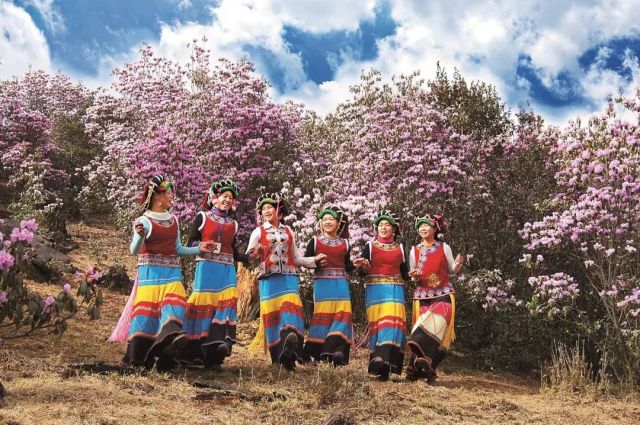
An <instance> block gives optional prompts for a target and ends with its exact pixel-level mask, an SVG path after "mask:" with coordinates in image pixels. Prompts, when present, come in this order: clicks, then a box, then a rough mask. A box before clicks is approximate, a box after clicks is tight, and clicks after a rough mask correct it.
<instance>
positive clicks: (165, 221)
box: [143, 213, 175, 227]
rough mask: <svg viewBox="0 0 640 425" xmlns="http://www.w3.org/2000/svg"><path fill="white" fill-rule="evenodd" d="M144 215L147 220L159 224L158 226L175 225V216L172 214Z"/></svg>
mask: <svg viewBox="0 0 640 425" xmlns="http://www.w3.org/2000/svg"><path fill="white" fill-rule="evenodd" d="M143 217H145V218H146V219H147V220H149V221H151V222H153V223H155V224H157V225H158V226H163V227H171V226H172V225H173V222H174V220H175V219H174V217H173V216H172V215H170V214H169V218H166V219H165V218H162V219H161V218H156V217H152V216H150V215H147V213H145V214H144V215H143Z"/></svg>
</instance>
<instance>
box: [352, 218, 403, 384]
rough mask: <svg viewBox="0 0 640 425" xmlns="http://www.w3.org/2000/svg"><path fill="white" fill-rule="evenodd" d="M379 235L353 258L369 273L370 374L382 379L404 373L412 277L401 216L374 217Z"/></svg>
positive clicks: (366, 298) (367, 287) (366, 303)
mask: <svg viewBox="0 0 640 425" xmlns="http://www.w3.org/2000/svg"><path fill="white" fill-rule="evenodd" d="M373 223H374V227H375V229H376V237H375V239H374V240H373V241H371V242H369V243H367V245H365V248H364V250H363V258H358V259H356V260H354V261H353V264H354V265H355V266H356V267H361V268H362V270H363V272H364V273H366V274H367V278H366V284H365V285H366V287H365V305H366V308H367V320H368V322H369V350H370V352H371V354H370V356H369V373H372V374H374V375H377V376H378V377H379V378H380V379H382V380H387V379H389V374H390V373H397V374H398V375H399V374H401V373H402V362H403V360H404V348H405V343H406V331H405V327H406V311H405V308H404V301H405V300H404V281H405V280H408V279H409V276H408V274H407V265H406V262H405V256H404V249H403V247H402V244H401V243H399V242H397V241H396V238H397V237H398V236H399V233H400V226H399V224H398V223H399V220H398V218H397V217H396V216H395V215H393V214H392V213H391V212H389V211H382V212H381V213H380V214H378V216H377V217H376V219H375V220H374V222H373Z"/></svg>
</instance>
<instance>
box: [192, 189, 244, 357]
mask: <svg viewBox="0 0 640 425" xmlns="http://www.w3.org/2000/svg"><path fill="white" fill-rule="evenodd" d="M227 191H229V192H231V193H232V194H233V200H234V201H235V200H236V199H237V197H238V187H237V186H236V184H235V183H234V182H233V181H231V180H222V181H219V182H215V183H214V184H213V185H212V186H211V188H210V189H209V191H208V193H207V195H206V199H205V201H204V202H203V204H202V207H204V208H206V210H207V211H202V212H200V213H198V214H197V215H196V218H195V220H194V223H193V227H192V229H191V236H190V237H189V242H188V245H192V244H193V243H194V242H196V241H203V242H204V241H213V242H215V249H214V251H213V252H207V253H203V254H200V255H199V256H198V257H196V270H195V278H194V282H193V292H192V293H191V295H190V296H189V299H188V300H187V309H186V314H185V323H184V331H185V332H186V335H187V339H188V340H189V343H188V344H187V347H186V349H185V350H184V351H183V353H182V360H183V362H185V363H196V364H197V363H204V365H205V366H207V367H212V368H219V366H220V365H221V364H222V362H223V361H224V359H225V357H228V356H229V355H231V347H232V346H233V344H235V342H236V325H237V321H238V315H237V302H238V288H237V279H236V266H235V264H236V262H237V261H242V262H244V263H247V262H248V256H247V255H246V254H241V253H240V252H239V251H238V249H237V245H236V234H237V232H238V222H237V221H235V220H234V219H233V218H231V216H230V214H229V211H223V210H220V209H218V208H217V207H216V206H215V201H216V199H217V198H218V196H219V195H221V194H222V193H224V192H227ZM234 207H235V205H233V204H232V207H231V209H235V208H234Z"/></svg>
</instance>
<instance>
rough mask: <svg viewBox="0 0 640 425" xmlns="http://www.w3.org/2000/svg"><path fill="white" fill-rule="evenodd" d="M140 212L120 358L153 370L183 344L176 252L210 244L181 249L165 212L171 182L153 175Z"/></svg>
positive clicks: (171, 362) (164, 366)
mask: <svg viewBox="0 0 640 425" xmlns="http://www.w3.org/2000/svg"><path fill="white" fill-rule="evenodd" d="M141 199H142V202H141V203H142V205H143V208H144V210H145V211H144V213H143V215H142V216H140V217H138V219H137V220H136V221H135V224H134V234H133V240H132V241H131V247H130V249H131V253H132V254H134V255H136V254H137V255H138V270H137V281H136V286H135V287H134V291H135V295H134V294H132V297H133V307H132V311H131V315H130V320H131V321H130V326H129V332H128V341H129V343H128V345H127V353H126V355H125V362H127V363H130V364H133V365H137V366H144V367H146V368H152V367H153V365H154V364H156V366H157V368H158V369H159V370H168V369H170V368H172V367H173V366H175V365H176V358H177V356H179V354H180V352H181V351H182V349H183V348H184V346H185V345H186V343H187V339H186V335H185V333H184V332H183V330H182V323H183V319H184V312H185V292H184V287H183V286H182V271H181V269H180V259H179V258H178V256H188V255H197V254H199V253H200V252H210V251H211V248H212V246H211V245H212V244H211V243H210V242H203V243H200V245H199V246H196V247H192V248H187V247H185V246H183V245H182V243H181V242H180V230H179V229H180V227H179V225H178V219H177V218H176V217H175V216H174V215H173V214H171V213H170V212H169V211H168V210H169V208H171V205H172V203H173V184H172V183H171V182H170V181H169V180H167V179H165V178H164V177H163V176H161V175H158V176H154V177H153V178H151V180H149V181H148V182H147V184H146V186H145V190H144V194H143V196H142V198H141Z"/></svg>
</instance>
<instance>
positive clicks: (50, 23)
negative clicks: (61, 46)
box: [26, 0, 65, 33]
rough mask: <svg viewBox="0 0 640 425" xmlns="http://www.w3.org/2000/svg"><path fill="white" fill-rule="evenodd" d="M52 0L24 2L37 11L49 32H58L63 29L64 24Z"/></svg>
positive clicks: (29, 0) (28, 0)
mask: <svg viewBox="0 0 640 425" xmlns="http://www.w3.org/2000/svg"><path fill="white" fill-rule="evenodd" d="M53 1H54V0H27V2H26V3H27V4H30V5H31V6H33V7H34V8H35V9H36V10H37V11H38V13H39V14H40V16H42V19H43V20H44V22H45V25H46V26H47V28H49V30H50V31H51V32H53V33H58V32H62V31H64V30H65V24H64V19H63V18H62V15H61V14H60V12H59V11H58V10H57V9H56V7H55V6H54V4H53Z"/></svg>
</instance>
